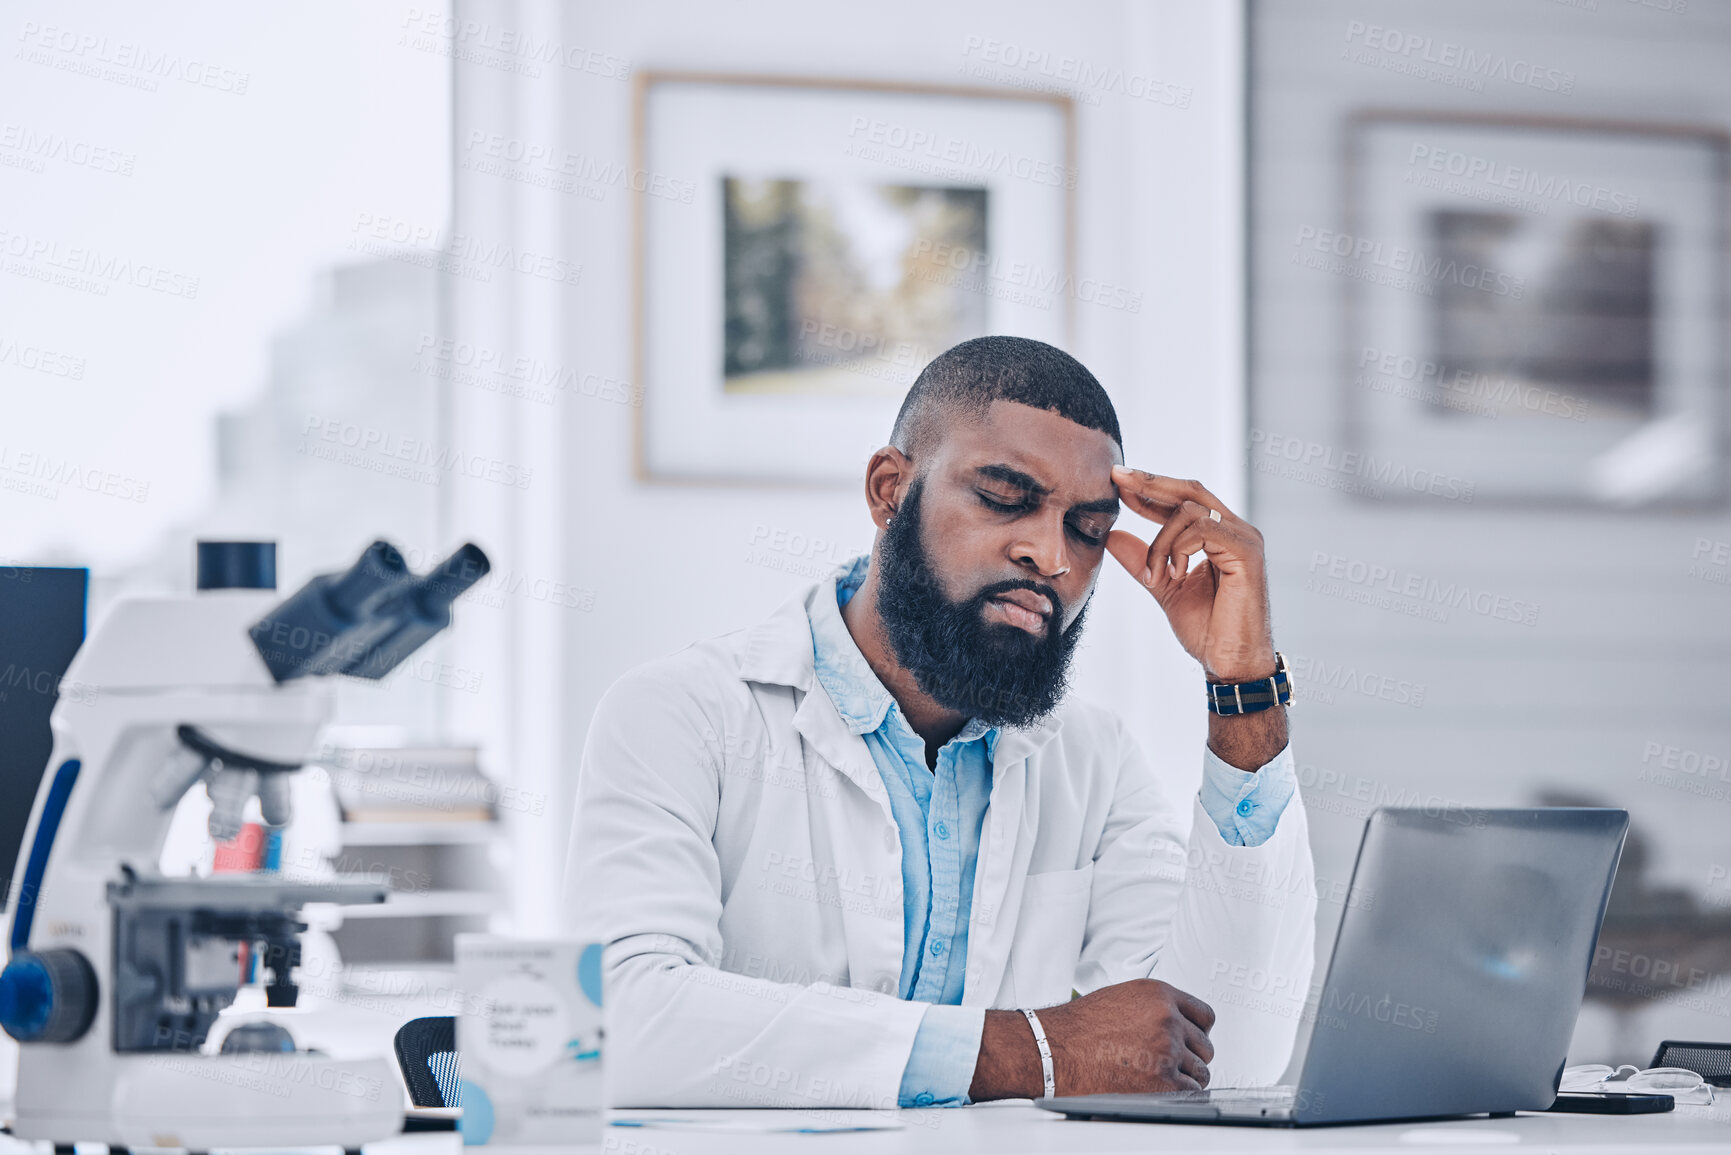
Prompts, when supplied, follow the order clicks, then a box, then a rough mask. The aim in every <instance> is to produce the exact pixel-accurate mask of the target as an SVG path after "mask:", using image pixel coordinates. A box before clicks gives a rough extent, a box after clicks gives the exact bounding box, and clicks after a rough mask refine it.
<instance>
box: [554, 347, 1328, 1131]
mask: <svg viewBox="0 0 1731 1155" xmlns="http://www.w3.org/2000/svg"><path fill="white" fill-rule="evenodd" d="M1121 446H1122V437H1121V434H1120V432H1119V428H1118V420H1117V416H1116V414H1115V412H1114V411H1113V408H1112V404H1111V401H1110V399H1109V398H1108V397H1107V396H1106V393H1105V391H1104V390H1103V389H1102V388H1101V387H1100V384H1099V382H1098V381H1096V380H1095V379H1094V377H1093V375H1092V374H1090V373H1089V372H1088V370H1087V369H1085V368H1084V367H1083V366H1082V365H1081V364H1080V363H1078V362H1077V361H1076V360H1075V359H1073V358H1071V357H1070V356H1068V355H1067V354H1065V353H1063V352H1061V351H1060V350H1058V349H1055V348H1053V347H1051V346H1049V345H1044V344H1042V343H1040V342H1037V341H1030V340H1026V339H1021V338H1011V337H986V338H980V339H978V340H974V341H968V342H965V343H963V344H961V345H958V346H956V347H955V348H953V349H951V350H949V351H947V352H945V353H943V354H942V355H940V356H939V357H938V358H936V359H935V360H934V361H932V362H931V364H930V365H928V366H927V367H926V368H925V370H924V371H923V372H922V373H921V374H920V376H919V379H918V380H917V381H915V383H914V385H913V388H912V389H911V390H910V391H909V393H908V396H907V399H906V400H905V402H904V403H903V405H902V409H901V412H900V414H899V415H898V417H897V419H896V424H895V428H894V430H893V431H892V434H891V440H890V444H889V445H887V446H885V447H884V448H882V449H880V450H878V451H877V452H876V453H875V454H873V456H872V458H871V461H870V463H869V464H868V466H867V469H866V479H865V481H866V485H865V495H866V503H867V506H868V508H869V509H870V512H871V515H872V518H873V520H874V522H875V523H876V524H877V525H878V527H879V530H880V532H879V534H878V537H877V540H876V542H875V543H874V546H873V549H872V552H871V553H870V554H868V555H865V556H863V557H860V558H856V559H854V560H853V561H852V562H851V563H849V564H848V565H846V566H844V567H842V568H841V569H840V570H838V572H837V573H836V574H835V575H834V576H833V577H831V578H830V579H827V580H825V581H823V582H820V583H818V584H817V585H816V587H815V588H813V589H811V590H809V591H807V592H806V593H804V594H802V595H801V596H800V597H798V598H796V599H793V600H792V601H790V602H788V603H787V604H786V605H785V606H783V607H782V609H781V610H779V611H777V613H776V614H775V615H773V616H772V617H771V618H770V619H769V620H768V621H766V622H764V623H762V624H760V625H759V626H757V627H754V628H752V629H750V630H744V631H740V632H738V633H734V634H729V635H725V636H723V637H721V638H718V639H714V640H712V641H710V642H706V643H700V644H698V645H695V646H691V647H688V648H687V649H685V650H683V651H681V652H680V653H678V654H675V655H673V656H672V657H669V658H664V659H661V660H660V661H657V662H652V663H649V664H648V665H646V666H643V667H640V668H639V669H637V670H634V671H632V672H631V673H629V674H627V675H626V676H625V677H624V678H622V679H620V681H619V682H617V683H615V685H614V686H613V687H612V688H611V689H609V691H608V692H607V694H606V695H605V696H604V697H603V699H602V701H601V703H600V704H599V705H598V707H597V708H596V713H595V718H594V721H593V723H592V725H591V727H590V731H589V736H588V741H587V743H586V745H585V749H584V755H583V763H582V768H581V771H580V776H579V780H578V797H577V811H576V817H575V825H574V829H573V835H572V854H571V874H570V876H569V879H568V887H567V898H568V902H569V904H570V905H571V907H572V908H573V915H574V920H573V921H574V926H575V929H576V930H577V931H578V933H580V934H581V935H583V936H584V937H586V938H593V939H596V940H599V941H601V942H602V943H603V944H605V950H604V955H603V972H604V975H605V980H606V1004H607V1005H606V1015H607V1054H606V1058H605V1064H606V1069H607V1078H608V1085H609V1096H608V1097H609V1101H610V1103H611V1104H612V1105H614V1106H685V1107H702V1106H720V1107H753V1106H786V1107H800V1106H809V1107H893V1106H896V1105H898V1104H899V1105H902V1106H925V1105H931V1104H946V1105H947V1104H962V1103H967V1102H970V1101H980V1100H986V1099H997V1098H1007V1097H1017V1096H1037V1095H1042V1094H1044V1095H1051V1094H1059V1095H1074V1094H1087V1093H1092V1092H1099V1091H1146V1090H1175V1089H1197V1088H1200V1087H1204V1086H1207V1085H1209V1083H1210V1081H1211V1080H1212V1081H1214V1082H1215V1083H1216V1084H1217V1085H1219V1084H1221V1083H1223V1082H1224V1081H1227V1080H1230V1081H1231V1082H1235V1083H1239V1084H1244V1083H1253V1082H1262V1083H1266V1082H1271V1081H1272V1080H1273V1079H1274V1078H1276V1077H1277V1076H1278V1075H1279V1073H1280V1071H1281V1070H1282V1069H1283V1068H1284V1067H1285V1065H1286V1062H1287V1059H1288V1057H1289V1055H1290V1053H1291V1049H1292V1043H1293V1038H1294V1035H1295V1032H1296V1029H1297V1024H1298V1022H1299V1020H1300V1018H1301V1017H1302V1015H1303V1011H1304V1007H1303V1003H1304V997H1305V995H1306V993H1307V992H1308V989H1309V985H1310V971H1311V955H1312V949H1313V930H1312V922H1313V918H1314V914H1315V884H1314V879H1313V875H1312V868H1311V860H1310V851H1309V840H1308V832H1307V829H1306V825H1305V817H1304V811H1303V804H1302V802H1301V801H1300V799H1299V796H1298V794H1297V793H1296V791H1295V789H1294V776H1293V769H1292V758H1291V753H1290V751H1289V750H1288V749H1287V741H1286V718H1285V710H1284V709H1283V708H1282V707H1283V706H1284V705H1285V702H1286V701H1287V700H1288V697H1289V686H1288V683H1287V680H1286V675H1285V669H1284V663H1283V662H1281V661H1280V659H1279V657H1278V655H1277V654H1276V653H1275V650H1274V646H1273V641H1272V636H1271V632H1270V630H1271V628H1270V624H1269V612H1268V595H1267V583H1266V580H1265V575H1264V562H1263V554H1262V539H1261V535H1260V534H1258V533H1257V531H1256V530H1255V529H1254V528H1253V527H1251V526H1250V525H1249V524H1247V523H1245V522H1244V521H1242V520H1241V519H1239V518H1238V517H1236V516H1235V515H1233V514H1232V512H1231V511H1230V510H1229V509H1228V508H1227V507H1226V506H1225V505H1224V504H1223V503H1222V502H1221V501H1220V500H1219V499H1218V498H1216V497H1214V496H1213V494H1211V493H1209V492H1208V490H1207V489H1206V488H1204V487H1203V486H1202V485H1200V484H1198V483H1196V482H1193V481H1180V480H1177V479H1174V478H1168V477H1159V476H1156V475H1153V474H1150V473H1146V472H1141V471H1136V470H1128V469H1125V468H1124V467H1123V453H1122V448H1121ZM1121 501H1122V503H1123V504H1125V505H1128V506H1129V508H1130V509H1131V510H1133V511H1134V512H1136V513H1137V514H1139V515H1141V516H1142V517H1144V518H1146V519H1148V520H1149V521H1151V522H1155V523H1158V524H1159V525H1160V526H1161V528H1160V530H1159V532H1158V533H1157V534H1156V535H1155V536H1154V538H1153V541H1152V543H1151V544H1148V543H1144V542H1143V541H1142V540H1141V539H1140V538H1138V537H1136V536H1135V535H1133V534H1130V533H1128V532H1125V531H1124V530H1121V529H1117V528H1114V522H1115V520H1116V517H1117V514H1118V510H1119V505H1120V502H1121ZM1199 552H1200V553H1202V554H1203V555H1205V556H1204V559H1203V560H1202V561H1201V563H1200V564H1198V565H1197V566H1196V567H1195V568H1194V569H1191V568H1189V565H1190V559H1191V556H1192V555H1193V554H1196V553H1199ZM1107 553H1110V554H1111V555H1112V556H1113V558H1114V559H1116V561H1117V562H1118V563H1119V564H1120V565H1121V566H1122V567H1123V568H1124V569H1125V570H1126V572H1128V573H1129V574H1130V576H1131V578H1132V579H1133V580H1135V581H1136V582H1137V584H1139V585H1141V586H1142V587H1143V588H1144V589H1145V590H1147V591H1148V592H1149V593H1150V594H1151V595H1152V596H1153V597H1154V598H1155V600H1156V601H1157V603H1158V604H1159V605H1160V607H1161V608H1162V609H1163V610H1164V612H1165V613H1166V616H1167V619H1168V621H1169V622H1170V624H1171V626H1172V629H1173V632H1174V634H1175V635H1176V636H1177V638H1178V640H1179V642H1180V643H1181V644H1182V645H1183V646H1184V648H1185V649H1186V650H1187V651H1188V652H1189V653H1190V654H1191V655H1192V656H1193V657H1194V658H1196V659H1197V661H1198V662H1199V663H1200V664H1201V666H1202V668H1203V672H1204V674H1205V677H1206V680H1207V689H1208V693H1207V701H1208V703H1209V707H1208V708H1209V710H1210V715H1209V735H1208V745H1207V748H1206V749H1205V750H1204V751H1203V778H1202V784H1201V789H1200V790H1199V791H1197V792H1196V794H1195V797H1194V800H1186V799H1185V798H1184V797H1183V794H1184V793H1185V791H1184V787H1183V786H1182V785H1181V777H1180V776H1181V774H1182V771H1181V769H1180V768H1179V766H1178V765H1176V764H1175V762H1174V757H1175V755H1176V753H1177V752H1176V751H1172V750H1167V749H1162V750H1161V751H1160V753H1161V754H1162V759H1161V769H1160V770H1158V771H1157V770H1155V769H1154V768H1152V767H1151V766H1150V765H1149V764H1148V762H1147V760H1146V759H1145V758H1144V756H1143V754H1142V753H1141V751H1140V750H1139V749H1138V747H1137V745H1136V743H1135V742H1134V741H1133V740H1132V739H1131V738H1130V737H1129V735H1128V734H1126V732H1125V730H1124V727H1123V725H1122V724H1121V723H1120V722H1119V720H1118V719H1117V718H1116V717H1114V716H1113V715H1111V714H1110V713H1108V712H1106V711H1104V710H1102V709H1100V708H1098V707H1095V706H1092V705H1089V704H1086V703H1083V702H1080V701H1075V700H1073V699H1069V698H1067V697H1066V674H1067V670H1068V668H1069V664H1070V659H1071V655H1072V654H1073V653H1074V651H1075V647H1076V643H1077V641H1078V640H1079V638H1080V636H1081V630H1082V621H1083V618H1084V616H1085V612H1086V609H1087V603H1088V600H1089V597H1090V596H1091V594H1092V593H1093V589H1094V583H1095V581H1096V579H1097V578H1098V576H1099V572H1100V567H1101V565H1102V563H1103V561H1104V559H1105V556H1106V554H1107ZM1186 760H1187V759H1186ZM1192 781H1194V779H1192ZM1187 810H1188V811H1189V814H1188V816H1187V815H1186V813H1185V812H1186V811H1187ZM1204 998H1207V999H1208V1000H1210V1001H1211V1002H1212V1003H1214V1004H1217V1007H1216V1006H1211V1005H1210V1004H1209V1002H1204V1001H1203V999H1204ZM1211 1064H1212V1070H1211Z"/></svg>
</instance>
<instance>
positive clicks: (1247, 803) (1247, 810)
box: [1238, 798, 1256, 818]
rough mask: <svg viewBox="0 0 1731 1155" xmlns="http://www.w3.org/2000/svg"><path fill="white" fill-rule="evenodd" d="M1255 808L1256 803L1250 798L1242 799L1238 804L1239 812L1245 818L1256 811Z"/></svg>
mask: <svg viewBox="0 0 1731 1155" xmlns="http://www.w3.org/2000/svg"><path fill="white" fill-rule="evenodd" d="M1255 810H1256V803H1254V802H1252V801H1251V800H1250V799H1248V798H1246V799H1245V800H1244V801H1242V802H1240V803H1239V804H1238V813H1239V815H1240V816H1241V817H1243V818H1249V817H1250V815H1251V814H1252V813H1254V812H1255Z"/></svg>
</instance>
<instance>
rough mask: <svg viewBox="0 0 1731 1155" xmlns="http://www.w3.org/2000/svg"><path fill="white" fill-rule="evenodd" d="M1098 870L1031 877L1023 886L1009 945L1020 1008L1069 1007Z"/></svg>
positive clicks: (1089, 868) (1053, 871)
mask: <svg viewBox="0 0 1731 1155" xmlns="http://www.w3.org/2000/svg"><path fill="white" fill-rule="evenodd" d="M1093 884H1094V864H1093V863H1092V862H1090V863H1089V864H1088V865H1087V866H1084V867H1083V868H1082V869H1080V870H1052V871H1047V872H1045V873H1043V874H1030V875H1028V878H1027V881H1026V882H1025V883H1023V886H1022V907H1021V911H1020V913H1018V915H1017V916H1016V934H1015V937H1014V939H1012V940H1011V943H1010V971H1011V974H1012V976H1013V978H1014V979H1015V985H1016V1002H1017V1004H1018V1005H1019V1006H1024V1007H1036V1008H1038V1007H1049V1006H1052V1005H1053V1004H1055V1003H1062V1002H1067V1001H1068V1000H1069V998H1070V992H1071V990H1072V989H1073V984H1074V983H1075V981H1076V964H1077V963H1078V962H1079V961H1080V960H1081V957H1082V938H1083V935H1084V934H1085V933H1086V931H1087V929H1088V899H1089V895H1090V894H1091V893H1092V889H1093Z"/></svg>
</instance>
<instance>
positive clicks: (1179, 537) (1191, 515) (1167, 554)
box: [1148, 501, 1213, 581]
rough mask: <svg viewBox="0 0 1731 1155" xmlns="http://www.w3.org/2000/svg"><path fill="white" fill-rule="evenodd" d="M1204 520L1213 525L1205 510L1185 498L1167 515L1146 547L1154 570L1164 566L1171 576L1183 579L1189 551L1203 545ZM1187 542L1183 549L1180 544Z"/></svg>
mask: <svg viewBox="0 0 1731 1155" xmlns="http://www.w3.org/2000/svg"><path fill="white" fill-rule="evenodd" d="M1204 521H1206V522H1208V523H1209V525H1210V526H1211V527H1212V526H1213V521H1212V519H1211V518H1209V516H1208V510H1207V509H1206V508H1205V507H1204V506H1201V505H1198V504H1196V503H1195V502H1193V501H1186V502H1184V503H1183V504H1182V505H1180V506H1179V507H1178V510H1177V511H1176V512H1174V513H1173V514H1172V515H1171V516H1170V517H1168V518H1167V519H1166V524H1165V525H1163V526H1161V527H1160V532H1159V533H1157V534H1155V535H1154V544H1153V546H1152V548H1150V549H1149V551H1148V564H1149V565H1150V566H1151V567H1152V568H1153V569H1154V570H1155V572H1159V571H1160V570H1166V572H1167V574H1168V576H1170V577H1172V578H1173V579H1174V580H1180V581H1181V580H1183V578H1184V575H1185V574H1186V573H1188V572H1189V570H1190V555H1191V554H1192V553H1195V552H1196V551H1197V550H1199V549H1201V548H1202V526H1201V523H1202V522H1204ZM1189 542H1193V543H1194V544H1193V545H1190V546H1189V547H1188V548H1185V549H1182V550H1181V549H1180V548H1179V547H1180V546H1182V545H1184V544H1185V543H1189Z"/></svg>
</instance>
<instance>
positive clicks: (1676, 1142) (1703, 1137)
mask: <svg viewBox="0 0 1731 1155" xmlns="http://www.w3.org/2000/svg"><path fill="white" fill-rule="evenodd" d="M614 1114H616V1115H617V1116H620V1117H625V1118H629V1117H632V1116H642V1115H650V1114H653V1115H656V1116H659V1117H674V1118H691V1119H700V1118H703V1117H705V1116H727V1117H761V1116H763V1115H774V1116H775V1117H777V1118H778V1119H789V1118H803V1119H807V1120H809V1121H811V1122H813V1123H819V1124H829V1123H834V1122H838V1121H845V1120H846V1119H847V1117H848V1116H849V1115H850V1112H847V1111H811V1112H803V1111H786V1112H755V1111H740V1112H733V1111H715V1112H707V1111H654V1112H650V1111H621V1112H615V1113H614ZM862 1114H868V1115H869V1114H870V1113H862ZM898 1114H899V1115H900V1117H901V1118H902V1119H903V1120H904V1121H905V1122H906V1123H907V1126H906V1127H905V1128H903V1129H901V1130H898V1131H862V1132H846V1133H839V1134H822V1135H811V1134H752V1133H742V1132H705V1131H685V1130H665V1129H654V1128H636V1127H631V1128H627V1127H607V1128H604V1129H603V1132H602V1136H601V1143H600V1146H599V1147H596V1146H587V1147H580V1146H571V1147H564V1148H552V1147H516V1148H509V1147H492V1146H489V1147H485V1148H473V1149H472V1150H474V1151H475V1152H477V1153H480V1152H483V1151H485V1152H494V1153H495V1155H537V1153H539V1155H547V1153H549V1152H553V1151H563V1152H569V1153H571V1155H578V1153H579V1152H593V1153H596V1155H809V1153H813V1152H815V1153H818V1155H1039V1153H1045V1152H1052V1153H1055V1155H1093V1153H1095V1152H1100V1153H1106V1152H1118V1151H1126V1152H1128V1151H1138V1152H1160V1153H1162V1155H1165V1153H1168V1152H1170V1153H1172V1155H1180V1153H1183V1152H1192V1151H1195V1152H1220V1151H1259V1152H1260V1151H1345V1152H1352V1153H1353V1155H1368V1153H1370V1152H1399V1153H1401V1155H1414V1153H1415V1152H1422V1151H1426V1150H1459V1149H1461V1148H1463V1147H1466V1148H1471V1149H1474V1150H1484V1149H1486V1148H1492V1149H1501V1150H1508V1151H1532V1152H1541V1151H1542V1152H1557V1151H1585V1152H1593V1153H1594V1155H1622V1153H1628V1155H1646V1153H1648V1152H1653V1151H1661V1152H1665V1153H1667V1155H1669V1153H1672V1152H1676V1153H1678V1155H1684V1153H1696V1152H1702V1153H1705V1152H1713V1153H1714V1155H1725V1153H1727V1152H1731V1097H1728V1099H1727V1101H1725V1102H1722V1103H1720V1104H1718V1105H1716V1106H1714V1107H1711V1108H1700V1107H1698V1108H1694V1109H1692V1110H1691V1109H1685V1108H1678V1109H1677V1110H1676V1111H1673V1112H1670V1113H1668V1114H1664V1115H1636V1116H1624V1117H1617V1116H1607V1115H1518V1116H1516V1117H1515V1118H1513V1119H1466V1120H1457V1121H1455V1122H1449V1123H1395V1124H1389V1125H1385V1126H1364V1127H1323V1128H1315V1129H1308V1130H1290V1129H1283V1128H1268V1129H1264V1128H1253V1127H1216V1126H1171V1125H1160V1124H1154V1123H1095V1122H1073V1121H1071V1120H1068V1119H1064V1118H1062V1117H1060V1116H1057V1115H1053V1114H1051V1113H1049V1112H1046V1111H1041V1110H1038V1109H1036V1108H1034V1107H1031V1106H1020V1105H1009V1104H1003V1105H987V1106H980V1107H964V1108H958V1109H950V1110H942V1109H930V1110H924V1111H902V1112H899V1113H898ZM48 1150H49V1148H48V1147H47V1145H46V1144H26V1143H23V1142H21V1141H20V1140H17V1139H13V1138H11V1137H10V1136H0V1155H27V1153H28V1155H44V1153H46V1152H47V1151H48ZM331 1150H332V1149H324V1150H322V1151H321V1152H320V1153H319V1155H329V1152H330V1151H331ZM462 1151H463V1147H462V1144H461V1141H460V1140H459V1139H458V1137H457V1136H456V1135H455V1134H453V1133H449V1132H445V1133H434V1134H416V1135H402V1136H398V1137H396V1138H393V1139H387V1140H382V1141H380V1142H378V1143H369V1144H368V1145H367V1148H366V1155H461V1153H462ZM272 1155H282V1153H281V1152H273V1153H272Z"/></svg>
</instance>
